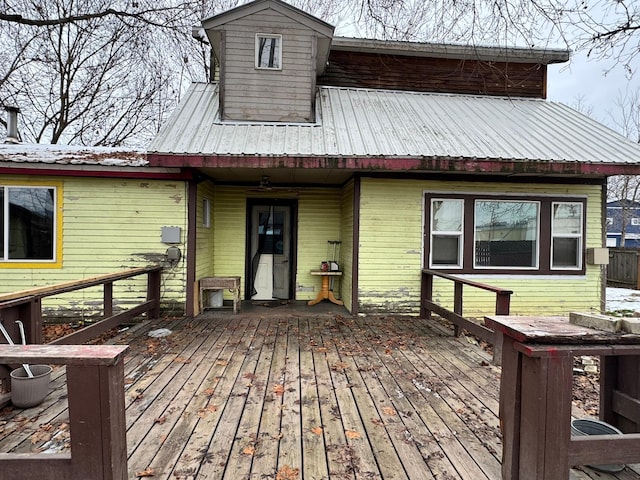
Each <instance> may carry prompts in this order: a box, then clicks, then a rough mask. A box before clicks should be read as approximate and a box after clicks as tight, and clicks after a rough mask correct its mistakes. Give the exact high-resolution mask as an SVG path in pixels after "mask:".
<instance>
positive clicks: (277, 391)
mask: <svg viewBox="0 0 640 480" xmlns="http://www.w3.org/2000/svg"><path fill="white" fill-rule="evenodd" d="M273 393H275V394H276V395H279V396H282V395H284V385H282V384H281V383H277V384H276V385H274V386H273Z"/></svg>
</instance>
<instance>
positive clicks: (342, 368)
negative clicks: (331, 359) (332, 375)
mask: <svg viewBox="0 0 640 480" xmlns="http://www.w3.org/2000/svg"><path fill="white" fill-rule="evenodd" d="M348 366H349V365H348V364H346V363H344V362H337V363H335V364H333V365H332V366H331V370H334V371H336V372H344V371H345V370H346V369H347V367H348Z"/></svg>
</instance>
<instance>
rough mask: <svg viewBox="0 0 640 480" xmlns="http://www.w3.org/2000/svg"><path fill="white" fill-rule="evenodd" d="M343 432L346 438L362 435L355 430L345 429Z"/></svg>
mask: <svg viewBox="0 0 640 480" xmlns="http://www.w3.org/2000/svg"><path fill="white" fill-rule="evenodd" d="M344 434H345V435H346V436H347V438H360V437H362V435H360V434H359V433H358V432H356V431H355V430H345V431H344Z"/></svg>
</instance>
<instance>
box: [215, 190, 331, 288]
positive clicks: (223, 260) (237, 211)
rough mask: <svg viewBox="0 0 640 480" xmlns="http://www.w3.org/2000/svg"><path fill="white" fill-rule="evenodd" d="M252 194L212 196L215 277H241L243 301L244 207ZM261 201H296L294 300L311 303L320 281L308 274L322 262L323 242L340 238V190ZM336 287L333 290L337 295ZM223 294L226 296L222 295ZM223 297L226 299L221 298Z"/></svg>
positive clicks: (284, 194)
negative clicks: (296, 227) (283, 199)
mask: <svg viewBox="0 0 640 480" xmlns="http://www.w3.org/2000/svg"><path fill="white" fill-rule="evenodd" d="M249 195H251V196H252V197H255V196H256V195H255V194H254V193H253V192H251V191H249V192H248V191H247V189H246V188H242V187H226V186H217V187H216V189H215V196H214V209H213V212H214V213H213V218H214V222H213V225H214V226H213V229H214V242H215V246H216V248H215V253H214V271H215V274H216V275H220V276H226V275H241V276H242V277H243V280H242V285H243V288H242V295H243V298H244V273H245V264H246V253H245V250H246V204H247V198H248V196H249ZM264 198H296V199H297V200H298V238H297V242H298V243H297V245H298V250H297V270H296V272H295V276H296V281H295V290H296V291H295V299H296V300H311V299H313V298H315V297H316V295H317V294H318V291H319V289H320V282H321V279H320V278H319V277H313V276H311V275H309V271H310V270H317V269H318V268H320V263H321V262H322V261H323V260H326V256H327V241H328V240H339V239H340V190H339V189H324V188H319V189H300V190H299V191H296V192H292V193H289V192H282V193H281V194H280V193H279V192H270V193H269V195H268V197H267V196H265V197H264ZM338 287H339V285H337V286H336V287H335V293H336V295H339V288H338ZM225 295H226V293H225ZM225 298H226V297H225Z"/></svg>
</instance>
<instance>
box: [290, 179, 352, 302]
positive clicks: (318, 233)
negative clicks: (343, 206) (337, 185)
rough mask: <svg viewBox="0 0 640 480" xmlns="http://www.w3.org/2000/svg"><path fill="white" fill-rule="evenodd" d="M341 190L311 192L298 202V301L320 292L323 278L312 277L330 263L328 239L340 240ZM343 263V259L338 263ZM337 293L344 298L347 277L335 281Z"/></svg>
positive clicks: (305, 192)
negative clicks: (327, 261) (323, 262)
mask: <svg viewBox="0 0 640 480" xmlns="http://www.w3.org/2000/svg"><path fill="white" fill-rule="evenodd" d="M340 197H341V195H340V190H339V189H328V188H326V189H321V188H318V189H309V190H304V193H301V195H300V197H299V203H298V272H297V275H296V276H297V281H296V291H297V292H296V299H298V300H311V299H313V298H316V296H317V295H318V292H319V291H320V285H321V282H322V280H321V278H320V277H319V276H312V275H310V274H309V271H310V270H318V269H319V268H320V264H321V262H322V261H324V260H327V255H328V254H330V252H329V251H328V244H327V241H328V240H343V239H342V238H341V237H340V233H341V232H340V225H341V222H340ZM338 263H339V264H343V263H344V261H343V259H342V258H340V259H339V260H338ZM333 283H334V286H333V290H334V294H335V295H336V297H337V298H342V297H343V294H342V289H343V288H344V285H345V280H344V278H338V279H334V281H333Z"/></svg>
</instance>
